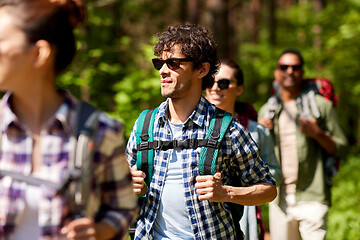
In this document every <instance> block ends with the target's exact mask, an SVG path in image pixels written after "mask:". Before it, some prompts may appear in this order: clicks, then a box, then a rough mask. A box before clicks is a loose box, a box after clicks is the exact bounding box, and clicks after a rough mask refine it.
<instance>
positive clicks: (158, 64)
mask: <svg viewBox="0 0 360 240" xmlns="http://www.w3.org/2000/svg"><path fill="white" fill-rule="evenodd" d="M192 61H193V60H192V59H191V58H168V59H166V60H164V59H161V58H153V59H152V63H153V64H154V67H155V69H156V70H160V69H161V68H162V66H163V65H164V63H166V66H167V67H168V68H169V69H170V70H176V69H179V68H180V63H181V62H192Z"/></svg>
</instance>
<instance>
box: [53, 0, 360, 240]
mask: <svg viewBox="0 0 360 240" xmlns="http://www.w3.org/2000/svg"><path fill="white" fill-rule="evenodd" d="M87 3H88V21H87V23H86V25H84V26H83V27H82V28H81V29H80V30H79V31H78V36H79V39H80V40H79V43H78V45H79V53H78V55H77V57H76V59H75V62H74V64H73V65H72V68H71V71H69V72H68V73H66V74H65V75H63V76H61V78H60V79H59V82H58V83H59V87H63V88H68V89H70V90H71V91H72V92H73V93H74V94H75V95H77V96H78V97H80V98H82V99H85V100H88V101H90V102H91V103H93V104H94V105H95V106H97V107H99V108H100V109H102V110H104V111H105V112H108V113H109V114H110V115H112V116H114V117H116V118H118V119H121V120H122V121H123V122H124V123H125V126H126V136H127V137H128V136H129V135H130V131H131V129H132V126H133V124H134V121H135V119H136V118H137V116H138V114H139V113H140V111H141V110H143V109H147V108H153V107H155V106H157V105H158V104H159V103H160V102H161V101H163V100H164V99H163V98H162V97H161V95H160V84H159V76H158V73H157V71H155V70H154V69H153V67H152V65H151V58H153V49H152V46H153V44H154V43H155V42H156V39H155V38H154V35H155V33H157V32H159V31H162V30H164V28H166V27H167V26H168V25H172V24H177V23H181V22H186V21H188V22H194V23H198V24H201V25H203V26H205V27H207V28H208V29H210V30H211V32H212V33H213V35H214V37H215V39H216V41H217V44H218V46H219V53H220V55H221V56H222V57H228V58H233V59H235V60H236V61H237V62H238V63H239V64H240V66H241V67H242V68H243V71H244V74H245V87H246V88H247V90H246V91H245V94H243V96H242V97H241V99H240V100H241V101H247V102H250V103H252V104H254V106H255V108H256V109H257V110H258V109H259V108H260V106H261V105H262V104H264V103H265V101H266V99H267V98H268V97H269V95H270V89H271V83H272V80H273V74H272V73H273V70H274V69H275V67H276V60H277V57H278V55H279V54H280V52H281V51H282V50H284V49H286V48H297V49H299V50H300V51H301V52H302V53H303V55H304V59H305V71H306V72H305V77H327V78H329V79H331V81H332V82H333V84H334V86H335V89H336V92H337V94H338V96H339V103H338V106H337V110H338V114H339V119H340V123H341V125H342V127H343V129H344V131H345V133H346V135H347V137H348V139H349V142H350V144H351V151H350V152H349V159H350V160H347V159H344V160H343V162H342V165H341V168H340V173H342V174H339V175H338V177H337V178H336V179H335V187H334V198H335V201H334V205H333V207H332V209H331V212H330V220H329V233H328V239H360V231H359V229H360V218H359V214H358V213H359V212H360V209H359V204H358V203H359V202H360V183H359V181H355V179H356V177H357V176H358V174H359V164H358V163H359V159H360V155H359V154H360V152H359V145H360V139H359V131H360V128H359V127H360V118H359V112H360V101H359V100H356V99H359V97H360V81H359V80H360V70H359V69H360V68H359V66H360V57H359V56H360V43H359V40H360V0H343V1H338V0H242V1H236V0H168V1H155V0H87ZM355 169H356V171H357V175H355V174H356V171H355ZM344 174H345V175H344ZM345 176H346V177H345ZM351 176H353V178H351ZM351 179H352V180H351ZM344 186H346V187H344ZM350 198H351V199H354V201H350V200H349V199H350ZM345 202H346V203H345ZM344 209H346V210H347V211H345V210H344ZM353 213H356V214H353Z"/></svg>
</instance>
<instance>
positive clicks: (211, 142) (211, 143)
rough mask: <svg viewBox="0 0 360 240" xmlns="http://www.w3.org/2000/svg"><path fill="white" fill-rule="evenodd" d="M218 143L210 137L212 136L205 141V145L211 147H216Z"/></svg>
mask: <svg viewBox="0 0 360 240" xmlns="http://www.w3.org/2000/svg"><path fill="white" fill-rule="evenodd" d="M219 144H220V143H219V142H218V141H216V140H215V139H212V138H210V139H209V140H208V142H207V146H208V147H212V148H218V145H219Z"/></svg>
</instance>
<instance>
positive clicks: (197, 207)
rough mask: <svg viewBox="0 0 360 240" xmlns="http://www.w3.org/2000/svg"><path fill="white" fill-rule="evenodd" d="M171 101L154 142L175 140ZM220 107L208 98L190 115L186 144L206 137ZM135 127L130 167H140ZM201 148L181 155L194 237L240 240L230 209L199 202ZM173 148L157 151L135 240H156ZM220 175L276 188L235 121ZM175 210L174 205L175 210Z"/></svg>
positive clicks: (163, 109) (226, 179) (220, 163)
mask: <svg viewBox="0 0 360 240" xmlns="http://www.w3.org/2000/svg"><path fill="white" fill-rule="evenodd" d="M168 101H169V100H167V101H165V102H163V103H162V104H161V105H160V107H159V109H158V112H157V114H156V117H155V123H154V140H172V135H171V131H170V126H169V123H168V117H167V116H168V110H167V106H168ZM214 112H215V106H214V105H212V104H210V103H209V102H208V101H207V100H206V99H205V98H204V97H203V96H202V97H201V99H200V101H199V103H198V105H197V106H196V108H195V110H194V111H193V113H192V114H191V115H190V117H189V118H188V119H187V120H186V121H185V122H184V125H183V128H182V133H183V134H182V140H185V139H189V138H197V139H204V138H205V136H206V133H207V130H208V127H209V123H210V121H209V120H210V116H212V115H213V114H214ZM136 124H137V122H136V123H135V126H134V129H133V131H132V133H131V135H130V139H129V142H128V145H127V148H126V157H127V160H128V162H129V164H130V166H133V165H135V163H136V153H137V151H136V137H135V131H136ZM200 150H201V148H200V147H198V148H197V149H184V150H183V151H182V152H181V154H180V157H181V158H180V159H181V160H182V171H183V187H184V190H185V195H184V198H185V204H186V210H187V213H188V216H189V221H190V223H191V229H192V231H193V234H194V239H197V240H200V239H204V240H208V239H235V229H234V224H233V219H232V215H231V213H230V210H229V208H228V205H226V204H224V203H222V202H221V203H218V202H213V201H208V200H205V201H199V199H198V197H197V194H196V192H195V183H196V180H195V178H196V176H197V175H198V174H199V168H198V162H199V156H200ZM172 151H173V149H169V150H166V151H163V150H156V151H155V157H154V176H153V178H152V182H151V184H150V187H149V188H148V192H147V195H146V199H145V202H144V205H143V206H142V209H141V211H140V217H139V220H138V223H137V228H136V232H135V239H153V236H152V228H153V224H154V221H155V218H156V213H157V210H158V208H159V204H160V201H161V194H162V190H163V186H164V179H165V175H166V171H167V167H168V164H169V160H170V158H171V155H172ZM217 171H220V172H221V173H222V176H223V183H224V184H228V183H229V182H230V180H231V179H232V178H235V177H239V178H241V179H242V181H243V182H244V183H245V184H246V185H252V184H256V183H260V182H262V183H270V184H274V185H275V184H276V183H275V181H274V179H273V178H272V176H271V174H270V173H269V169H268V166H267V165H266V163H264V162H263V161H262V160H260V157H259V152H258V147H257V145H256V143H255V142H254V141H253V140H252V138H251V137H250V134H249V133H248V132H247V131H246V130H245V129H244V127H243V126H241V124H239V122H238V121H236V120H235V121H233V122H232V125H231V126H230V128H229V130H228V131H227V133H226V134H225V137H224V139H223V141H222V146H221V150H220V151H219V156H218V161H217ZM174 207H175V206H174Z"/></svg>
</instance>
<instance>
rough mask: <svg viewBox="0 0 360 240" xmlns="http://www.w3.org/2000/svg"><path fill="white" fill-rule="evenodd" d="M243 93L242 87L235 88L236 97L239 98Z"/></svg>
mask: <svg viewBox="0 0 360 240" xmlns="http://www.w3.org/2000/svg"><path fill="white" fill-rule="evenodd" d="M243 92H244V85H239V86H236V96H238V97H239V96H241V94H242V93H243Z"/></svg>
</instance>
